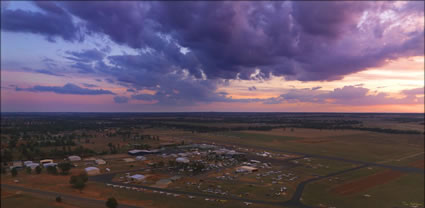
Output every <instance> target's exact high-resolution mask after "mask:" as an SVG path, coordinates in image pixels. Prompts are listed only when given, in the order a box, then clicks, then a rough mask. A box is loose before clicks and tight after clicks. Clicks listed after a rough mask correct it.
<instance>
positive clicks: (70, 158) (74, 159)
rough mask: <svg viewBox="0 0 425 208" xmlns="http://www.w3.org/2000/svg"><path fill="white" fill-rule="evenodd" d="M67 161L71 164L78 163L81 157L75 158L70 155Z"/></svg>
mask: <svg viewBox="0 0 425 208" xmlns="http://www.w3.org/2000/svg"><path fill="white" fill-rule="evenodd" d="M68 160H69V161H71V162H74V161H80V160H81V157H80V156H76V155H71V156H69V157H68Z"/></svg>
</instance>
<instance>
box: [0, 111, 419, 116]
mask: <svg viewBox="0 0 425 208" xmlns="http://www.w3.org/2000/svg"><path fill="white" fill-rule="evenodd" d="M1 113H105V114H107V113H288V114H290V113H312V114H320V113H324V114H327V113H328V114H424V115H425V113H424V112H313V111H311V112H301V111H300V112H284V111H275V112H271V111H270V112H267V111H250V112H243V111H240V112H239V111H180V112H178V111H176V112H171V111H156V112H147V111H145V112H142V111H138V112H136V111H134V112H130V111H115V112H112V111H110V112H100V111H99V112H96V111H90V112H89V111H87V112H85V111H50V112H49V111H44V112H42V111H38V112H37V111H33V112H30V111H21V112H12V111H10V112H1Z"/></svg>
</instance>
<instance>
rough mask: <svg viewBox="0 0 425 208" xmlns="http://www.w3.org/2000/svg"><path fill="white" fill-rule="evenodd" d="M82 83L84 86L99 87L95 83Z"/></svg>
mask: <svg viewBox="0 0 425 208" xmlns="http://www.w3.org/2000/svg"><path fill="white" fill-rule="evenodd" d="M82 85H84V86H85V87H99V86H97V85H94V84H88V83H82Z"/></svg>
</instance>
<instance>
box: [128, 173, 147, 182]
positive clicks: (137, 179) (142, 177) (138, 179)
mask: <svg viewBox="0 0 425 208" xmlns="http://www.w3.org/2000/svg"><path fill="white" fill-rule="evenodd" d="M127 177H128V178H130V179H131V180H133V181H142V180H144V179H145V176H144V175H141V174H135V175H132V176H127Z"/></svg>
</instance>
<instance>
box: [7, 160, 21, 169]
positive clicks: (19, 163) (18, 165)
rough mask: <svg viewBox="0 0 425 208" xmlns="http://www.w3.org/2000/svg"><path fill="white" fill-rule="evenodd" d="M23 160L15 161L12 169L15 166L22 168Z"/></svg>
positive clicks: (11, 167)
mask: <svg viewBox="0 0 425 208" xmlns="http://www.w3.org/2000/svg"><path fill="white" fill-rule="evenodd" d="M22 167H23V166H22V161H13V162H12V165H11V166H10V169H11V170H12V169H13V168H22Z"/></svg>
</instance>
